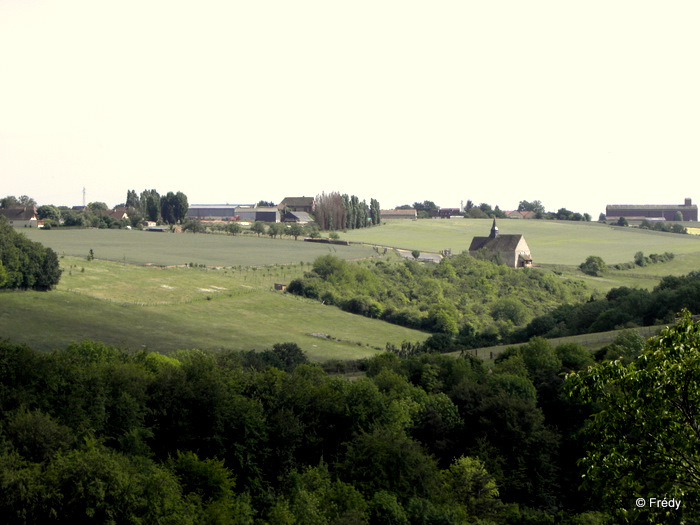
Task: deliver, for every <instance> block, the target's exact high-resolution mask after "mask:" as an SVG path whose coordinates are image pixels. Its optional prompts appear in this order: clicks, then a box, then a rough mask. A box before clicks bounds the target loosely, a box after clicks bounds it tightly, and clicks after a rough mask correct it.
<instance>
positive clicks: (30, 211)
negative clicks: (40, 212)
mask: <svg viewBox="0 0 700 525" xmlns="http://www.w3.org/2000/svg"><path fill="white" fill-rule="evenodd" d="M0 215H2V216H3V217H7V219H8V220H11V221H28V220H30V219H31V218H32V217H35V216H36V209H35V208H34V207H29V208H0Z"/></svg>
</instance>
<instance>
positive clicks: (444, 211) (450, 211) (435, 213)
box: [430, 208, 463, 219]
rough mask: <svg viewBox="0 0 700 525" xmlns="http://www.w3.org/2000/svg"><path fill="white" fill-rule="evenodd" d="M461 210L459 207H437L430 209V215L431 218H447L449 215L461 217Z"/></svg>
mask: <svg viewBox="0 0 700 525" xmlns="http://www.w3.org/2000/svg"><path fill="white" fill-rule="evenodd" d="M462 216H463V215H462V211H461V210H460V209H459V208H439V209H437V210H430V217H432V218H433V219H449V218H451V217H462Z"/></svg>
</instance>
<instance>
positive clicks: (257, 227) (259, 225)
mask: <svg viewBox="0 0 700 525" xmlns="http://www.w3.org/2000/svg"><path fill="white" fill-rule="evenodd" d="M250 231H252V232H254V233H257V234H258V237H260V235H262V234H263V233H265V223H264V222H260V221H255V222H254V223H253V224H252V225H251V227H250Z"/></svg>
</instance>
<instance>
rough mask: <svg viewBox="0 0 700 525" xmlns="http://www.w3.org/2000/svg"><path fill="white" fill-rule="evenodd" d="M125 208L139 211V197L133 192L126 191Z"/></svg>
mask: <svg viewBox="0 0 700 525" xmlns="http://www.w3.org/2000/svg"><path fill="white" fill-rule="evenodd" d="M126 207H127V208H134V209H141V203H140V200H139V195H138V193H136V191H135V190H127V192H126Z"/></svg>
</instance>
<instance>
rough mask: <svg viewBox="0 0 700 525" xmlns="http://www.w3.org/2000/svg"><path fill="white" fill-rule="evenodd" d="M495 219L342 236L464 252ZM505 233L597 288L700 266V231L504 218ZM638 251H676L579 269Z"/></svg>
mask: <svg viewBox="0 0 700 525" xmlns="http://www.w3.org/2000/svg"><path fill="white" fill-rule="evenodd" d="M491 224H492V220H491V219H454V220H437V219H436V220H430V219H425V220H418V221H388V222H387V223H386V224H385V225H382V226H381V227H378V228H371V229H368V230H352V231H348V232H346V233H342V234H341V238H342V239H347V240H350V241H364V242H368V243H374V244H378V245H384V246H391V247H395V248H403V249H408V250H421V251H432V252H439V251H440V250H443V249H446V248H450V249H452V252H453V253H461V252H462V251H464V250H467V249H468V248H469V244H470V243H471V240H472V237H474V236H477V235H480V236H483V235H488V234H489V232H490V230H491ZM498 227H499V230H500V232H501V233H504V234H514V233H522V234H523V235H525V240H526V241H527V243H528V245H529V246H530V250H531V252H532V257H533V260H534V263H535V265H538V266H542V267H543V268H545V269H550V270H555V271H557V272H560V273H561V274H562V275H563V276H564V277H572V278H576V279H583V280H584V281H585V282H586V283H587V284H588V285H589V286H591V287H592V288H594V289H596V290H600V291H607V290H609V289H610V288H614V287H617V286H633V287H642V288H651V287H653V286H654V285H655V284H657V283H658V282H659V279H660V278H661V277H662V276H664V275H684V274H687V273H689V272H691V271H693V270H700V236H696V235H678V234H673V233H663V232H655V231H650V230H639V229H636V228H621V227H617V226H610V225H605V224H599V223H595V222H589V223H586V222H570V221H538V220H513V219H510V220H508V219H501V220H499V221H498ZM638 251H642V252H644V254H645V255H649V254H652V253H664V252H672V253H674V254H675V255H676V258H675V259H674V260H673V261H671V262H670V263H664V264H657V265H650V266H647V267H645V268H636V269H634V270H624V271H615V270H611V271H610V272H608V273H607V274H606V275H604V276H602V277H589V276H586V275H585V274H583V273H582V272H580V271H579V270H578V265H579V264H581V263H582V262H583V261H584V260H586V257H588V256H589V255H597V256H599V257H602V258H603V260H604V261H605V262H606V263H607V264H608V265H613V264H617V263H625V262H629V261H632V260H633V258H634V254H635V253H636V252H638Z"/></svg>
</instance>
